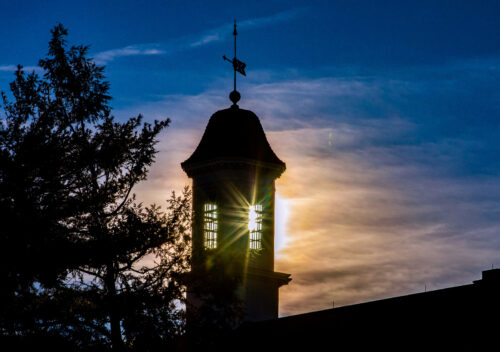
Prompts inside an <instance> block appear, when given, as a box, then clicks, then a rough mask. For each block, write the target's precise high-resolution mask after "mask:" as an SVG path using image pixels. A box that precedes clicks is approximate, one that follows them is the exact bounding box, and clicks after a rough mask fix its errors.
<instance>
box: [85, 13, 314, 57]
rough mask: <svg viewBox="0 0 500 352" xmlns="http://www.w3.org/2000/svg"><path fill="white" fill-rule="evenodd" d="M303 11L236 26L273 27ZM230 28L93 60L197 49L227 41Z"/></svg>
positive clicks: (121, 50) (102, 54)
mask: <svg viewBox="0 0 500 352" xmlns="http://www.w3.org/2000/svg"><path fill="white" fill-rule="evenodd" d="M303 11H304V10H303V9H293V10H288V11H283V12H279V13H277V14H274V15H271V16H265V17H258V18H252V19H247V20H243V21H241V22H240V23H238V26H239V27H240V28H259V27H264V26H269V25H275V24H279V23H281V22H284V21H290V20H293V19H294V18H296V17H298V16H299V15H300V14H301V13H302V12H303ZM232 27H233V24H232V23H227V24H225V25H223V26H220V27H217V28H213V29H209V30H207V31H204V32H202V33H198V34H195V35H190V36H186V37H183V38H177V39H174V40H171V41H170V42H168V43H154V44H135V45H129V46H126V47H124V48H117V49H111V50H106V51H102V52H99V53H97V54H95V55H94V59H95V60H96V62H97V63H99V64H106V63H109V62H111V61H113V60H115V59H117V58H119V57H126V56H140V55H144V56H150V55H167V54H172V53H176V52H180V51H184V50H188V49H191V48H198V47H201V46H204V45H208V44H211V43H214V42H218V41H222V40H225V39H227V38H228V37H229V36H230V35H231V33H232Z"/></svg>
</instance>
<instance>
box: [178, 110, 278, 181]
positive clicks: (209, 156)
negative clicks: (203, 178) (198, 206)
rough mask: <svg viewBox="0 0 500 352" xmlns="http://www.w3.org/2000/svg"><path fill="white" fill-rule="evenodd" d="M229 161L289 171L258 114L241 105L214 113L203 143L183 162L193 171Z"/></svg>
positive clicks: (188, 170) (182, 164)
mask: <svg viewBox="0 0 500 352" xmlns="http://www.w3.org/2000/svg"><path fill="white" fill-rule="evenodd" d="M228 161H236V162H248V163H250V164H254V165H259V166H264V167H268V168H271V169H275V170H277V171H279V173H280V174H281V173H282V172H283V171H285V163H284V162H283V161H281V160H280V159H279V158H278V157H277V156H276V154H275V153H274V152H273V150H272V149H271V146H270V145H269V142H268V141H267V138H266V134H265V133H264V129H263V128H262V125H261V124H260V121H259V118H258V117H257V115H255V114H254V113H253V112H252V111H250V110H244V109H240V108H238V106H237V105H233V106H232V107H230V108H229V109H224V110H219V111H217V112H216V113H215V114H213V115H212V117H211V118H210V121H209V122H208V125H207V127H206V129H205V133H204V134H203V137H202V138H201V141H200V144H199V145H198V147H197V148H196V150H195V151H194V152H193V154H192V155H191V156H190V157H189V158H188V159H187V160H186V161H184V162H183V163H181V166H182V169H183V170H184V171H185V172H186V173H188V175H189V174H190V171H191V170H194V169H197V168H198V167H203V166H204V165H207V164H212V163H217V162H228Z"/></svg>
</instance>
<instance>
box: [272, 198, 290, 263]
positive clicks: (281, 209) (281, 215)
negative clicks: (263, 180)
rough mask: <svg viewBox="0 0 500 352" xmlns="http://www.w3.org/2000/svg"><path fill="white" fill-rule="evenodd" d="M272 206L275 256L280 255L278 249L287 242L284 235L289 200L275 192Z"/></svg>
mask: <svg viewBox="0 0 500 352" xmlns="http://www.w3.org/2000/svg"><path fill="white" fill-rule="evenodd" d="M274 207H275V213H274V233H275V237H274V243H275V249H274V251H275V256H276V257H277V258H279V257H280V251H281V250H282V249H283V248H285V247H286V244H287V242H288V239H287V236H286V227H287V221H288V217H289V215H290V201H289V200H287V199H285V198H281V197H280V196H279V194H278V192H276V195H275V199H274Z"/></svg>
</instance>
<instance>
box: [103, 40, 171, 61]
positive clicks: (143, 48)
mask: <svg viewBox="0 0 500 352" xmlns="http://www.w3.org/2000/svg"><path fill="white" fill-rule="evenodd" d="M165 53H166V51H165V50H164V49H161V48H160V47H159V44H137V45H129V46H126V47H124V48H119V49H111V50H106V51H102V52H100V53H97V54H96V55H94V60H95V61H96V62H97V63H98V64H106V63H108V62H110V61H112V60H114V59H116V58H119V57H124V56H139V55H146V56H149V55H163V54H165Z"/></svg>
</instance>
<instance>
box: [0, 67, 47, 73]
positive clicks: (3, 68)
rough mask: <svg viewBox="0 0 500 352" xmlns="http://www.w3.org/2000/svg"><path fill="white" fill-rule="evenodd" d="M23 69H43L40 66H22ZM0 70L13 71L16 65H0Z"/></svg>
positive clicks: (15, 69)
mask: <svg viewBox="0 0 500 352" xmlns="http://www.w3.org/2000/svg"><path fill="white" fill-rule="evenodd" d="M23 70H24V71H26V72H30V71H35V72H43V69H42V68H41V67H40V66H23ZM0 71H3V72H15V71H17V65H0Z"/></svg>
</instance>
